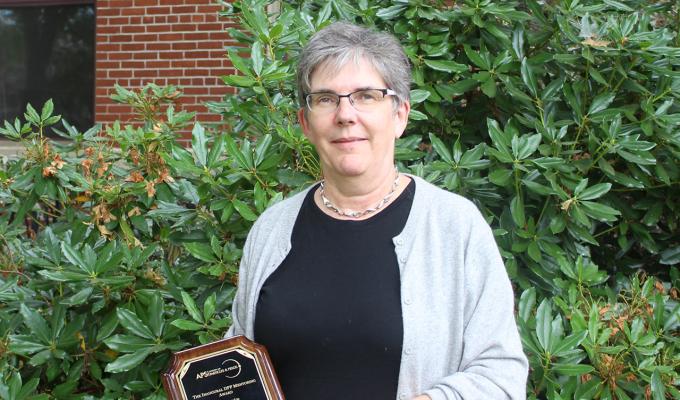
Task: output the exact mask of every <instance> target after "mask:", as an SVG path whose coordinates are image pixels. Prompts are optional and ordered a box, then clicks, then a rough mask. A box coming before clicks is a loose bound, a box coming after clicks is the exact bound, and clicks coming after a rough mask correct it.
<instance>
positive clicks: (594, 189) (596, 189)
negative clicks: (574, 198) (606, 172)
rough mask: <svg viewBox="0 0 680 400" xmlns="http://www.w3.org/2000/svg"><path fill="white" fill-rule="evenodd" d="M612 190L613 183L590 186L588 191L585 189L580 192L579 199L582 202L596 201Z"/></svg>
mask: <svg viewBox="0 0 680 400" xmlns="http://www.w3.org/2000/svg"><path fill="white" fill-rule="evenodd" d="M611 188H612V184H611V183H598V184H596V185H593V186H590V187H589V188H587V189H584V190H583V191H580V190H579V191H578V192H579V193H578V198H579V199H580V200H594V199H597V198H600V197H602V196H604V195H605V194H606V193H607V192H609V189H611Z"/></svg>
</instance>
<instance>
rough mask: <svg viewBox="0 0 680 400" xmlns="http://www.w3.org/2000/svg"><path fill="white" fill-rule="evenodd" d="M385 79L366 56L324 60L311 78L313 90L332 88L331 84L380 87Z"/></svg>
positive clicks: (356, 87)
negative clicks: (335, 60) (342, 60)
mask: <svg viewBox="0 0 680 400" xmlns="http://www.w3.org/2000/svg"><path fill="white" fill-rule="evenodd" d="M384 82H385V81H384V79H383V78H382V76H381V75H380V73H379V72H378V70H377V69H376V68H375V67H374V66H373V64H371V62H370V61H369V60H368V59H366V58H365V57H359V58H356V59H354V58H349V59H348V60H345V62H344V63H339V62H329V61H327V62H324V63H322V64H321V65H319V66H318V67H317V68H315V70H314V72H312V76H311V79H310V84H311V85H310V86H311V89H312V91H318V90H324V89H332V88H331V87H330V86H338V85H340V86H343V87H344V86H346V87H348V88H350V89H362V88H378V86H376V85H379V87H380V88H382V87H383V86H384V84H385V83H384Z"/></svg>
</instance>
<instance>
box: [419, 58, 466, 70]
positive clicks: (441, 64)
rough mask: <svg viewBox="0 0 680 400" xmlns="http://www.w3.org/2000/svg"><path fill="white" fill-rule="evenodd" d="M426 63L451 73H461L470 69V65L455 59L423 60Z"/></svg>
mask: <svg viewBox="0 0 680 400" xmlns="http://www.w3.org/2000/svg"><path fill="white" fill-rule="evenodd" d="M423 61H424V62H425V65H427V66H428V67H430V68H432V69H434V70H437V71H443V72H450V73H460V72H465V71H467V70H468V66H467V65H465V64H459V63H457V62H455V61H442V60H428V59H425V60H423Z"/></svg>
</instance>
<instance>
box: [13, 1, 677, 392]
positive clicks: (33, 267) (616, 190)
mask: <svg viewBox="0 0 680 400" xmlns="http://www.w3.org/2000/svg"><path fill="white" fill-rule="evenodd" d="M270 3H272V4H270ZM223 4H224V11H223V12H222V14H223V15H224V16H226V17H232V18H236V19H237V20H238V21H239V27H238V29H236V28H234V29H232V30H231V32H230V33H231V36H232V37H233V38H235V39H236V40H237V42H238V45H237V46H234V47H233V48H228V49H227V50H228V51H227V53H228V57H229V58H230V60H231V61H232V63H233V65H234V67H235V68H236V69H237V70H238V74H237V75H233V76H225V77H223V80H224V82H225V84H227V85H230V86H234V87H237V88H239V90H238V94H236V95H233V96H229V97H226V98H225V99H223V101H221V102H215V103H211V104H208V107H209V108H210V109H211V110H212V111H213V112H215V113H218V114H220V115H221V116H222V119H223V121H222V123H223V124H224V125H222V126H225V125H226V126H229V127H230V129H229V130H224V129H222V130H220V129H216V128H212V127H209V126H208V127H203V126H201V125H200V124H194V123H193V115H192V114H190V113H186V112H183V111H181V110H180V109H179V108H177V107H176V100H177V99H178V98H179V97H181V90H180V89H178V88H175V87H157V86H154V85H149V86H147V87H145V88H143V89H141V90H135V91H131V90H128V89H126V88H121V87H119V88H117V93H116V95H115V96H114V98H115V100H116V101H119V102H121V103H127V104H130V105H132V106H133V107H134V108H135V110H136V111H137V113H138V116H139V120H140V123H139V124H133V125H121V124H119V123H114V124H112V125H111V126H107V127H105V128H101V127H94V128H92V129H89V130H87V131H81V130H79V129H77V128H76V127H73V126H71V125H69V124H68V123H67V122H66V121H62V120H61V118H60V117H59V116H58V115H57V112H58V110H57V112H55V110H53V107H52V104H51V102H48V103H46V104H45V105H43V106H42V107H38V108H34V107H32V106H30V105H28V106H27V109H26V113H25V114H24V115H23V118H17V119H16V120H14V121H8V122H5V124H4V127H2V128H0V134H2V135H3V136H5V137H7V138H10V139H12V140H17V141H20V142H22V143H23V144H24V145H25V146H26V152H25V154H24V155H23V156H22V157H20V158H19V159H16V160H4V161H2V162H1V163H0V267H1V268H0V270H1V271H0V316H1V318H0V398H7V399H32V398H38V399H47V398H58V399H61V398H64V399H70V398H82V399H90V398H107V399H115V398H164V394H163V391H162V387H161V384H160V373H161V372H162V371H163V370H164V369H165V368H166V366H167V363H168V361H169V357H170V354H171V352H172V351H176V350H179V349H183V348H185V347H188V346H192V345H197V344H200V343H207V342H210V341H213V340H216V339H218V338H220V337H221V336H222V334H223V333H224V331H225V330H226V328H227V327H228V325H229V324H230V319H229V310H230V305H231V299H232V297H233V292H234V283H235V282H236V280H237V279H238V262H239V259H240V257H241V248H242V245H243V241H244V240H245V236H246V234H247V232H248V229H249V228H250V226H251V225H252V223H253V221H254V220H255V219H256V218H257V216H258V215H259V214H260V213H261V212H262V211H263V210H264V209H265V208H266V207H267V206H268V205H270V204H272V203H274V202H277V201H280V200H281V199H283V198H285V197H287V196H289V195H291V194H293V193H295V192H297V191H299V190H301V189H302V188H303V187H305V186H306V185H308V184H310V183H311V182H313V181H314V180H316V179H318V178H319V175H320V171H319V164H318V160H317V157H316V154H315V152H314V150H313V148H312V147H311V146H310V145H309V143H308V142H307V141H306V140H305V139H304V137H303V135H302V134H301V131H300V128H299V126H298V124H297V121H296V111H297V102H296V98H295V93H294V72H295V61H296V59H297V55H298V54H299V51H300V48H301V46H303V45H304V43H305V42H306V41H307V39H308V38H309V36H310V35H311V34H312V33H313V32H315V31H316V30H318V29H319V28H321V27H323V26H325V25H326V24H328V23H329V22H330V21H332V20H336V19H343V20H350V21H354V22H357V23H362V24H366V25H369V26H375V27H376V28H377V29H380V30H385V31H388V32H392V33H394V34H395V36H396V37H398V38H399V39H400V40H401V42H402V44H403V45H404V47H405V49H406V51H407V54H408V56H409V58H410V60H411V62H412V64H413V67H414V82H413V84H412V89H413V90H412V91H411V103H412V106H413V111H412V113H411V117H410V124H409V127H408V129H407V134H406V135H405V136H404V137H402V138H401V139H400V140H399V142H398V143H397V152H396V157H397V160H398V166H399V169H400V170H401V171H404V172H408V173H411V174H414V175H418V176H422V177H424V178H425V179H427V180H428V181H430V182H433V183H434V184H436V185H439V186H441V187H443V188H445V189H447V190H451V191H454V192H457V193H461V194H463V195H464V196H466V197H468V198H470V199H472V200H473V201H475V203H476V204H477V205H478V207H479V208H480V210H482V212H483V214H484V215H485V216H486V218H487V220H488V222H489V223H490V224H491V226H492V227H493V228H494V233H495V235H496V239H497V241H498V244H499V247H500V249H501V252H502V255H503V257H504V259H505V263H506V266H507V269H508V273H509V274H510V276H511V278H512V281H513V284H514V286H515V292H516V294H517V319H518V324H519V328H520V333H521V336H522V341H523V344H524V348H525V351H526V353H527V355H528V356H529V359H530V364H531V370H530V376H529V380H528V383H527V389H528V394H529V397H530V398H532V399H533V398H541V399H546V398H547V399H572V398H578V399H591V398H592V399H666V398H680V391H678V389H677V388H678V386H679V385H680V378H679V376H680V375H679V374H680V368H679V366H680V355H679V354H680V351H679V346H678V336H679V332H680V322H679V318H680V305H679V303H678V295H679V292H678V290H679V287H680V274H679V273H678V269H677V266H678V264H679V263H680V236H679V235H678V223H679V222H680V221H679V220H680V210H679V207H680V206H678V202H677V200H676V199H677V198H678V197H679V196H678V195H679V187H680V185H679V183H680V170H679V165H680V162H678V161H679V160H680V131H679V130H678V127H679V126H680V106H679V105H678V104H677V103H676V101H678V100H679V97H680V95H679V93H680V68H679V66H680V35H679V32H678V30H679V29H680V15H679V11H678V8H679V5H680V4H679V2H678V1H651V2H650V1H634V0H629V1H614V0H590V1H586V0H584V1H578V0H563V1H559V0H555V1H534V0H526V1H493V0H483V1H481V0H478V1H473V0H468V1H424V0H421V1H419V0H412V1H371V2H368V1H356V2H346V1H342V0H333V1H282V2H268V1H255V0H244V1H240V2H234V3H233V4H228V3H223ZM192 125H193V130H192V141H191V146H189V147H186V146H183V145H182V144H181V143H180V142H179V141H178V134H177V132H179V131H182V130H183V129H185V128H186V127H189V128H191V126H192ZM48 129H49V130H53V131H55V132H58V133H59V134H60V135H61V136H63V137H65V138H67V139H68V141H65V142H63V141H62V142H53V141H50V140H47V139H46V138H45V136H44V134H45V132H47V130H48Z"/></svg>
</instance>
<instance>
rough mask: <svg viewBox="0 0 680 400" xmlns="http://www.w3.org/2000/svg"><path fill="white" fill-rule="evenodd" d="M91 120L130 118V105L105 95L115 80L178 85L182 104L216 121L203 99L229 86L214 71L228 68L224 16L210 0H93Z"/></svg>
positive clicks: (203, 119) (220, 93)
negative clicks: (93, 41)
mask: <svg viewBox="0 0 680 400" xmlns="http://www.w3.org/2000/svg"><path fill="white" fill-rule="evenodd" d="M96 7H97V37H96V68H95V71H96V72H95V74H96V76H95V122H98V123H103V124H107V123H110V122H112V121H114V120H116V119H118V120H121V121H130V122H131V121H132V115H131V109H130V107H128V106H126V105H120V104H114V103H113V102H112V101H111V100H110V99H109V96H110V95H111V93H113V91H114V84H115V83H117V84H119V85H121V86H123V87H125V88H128V89H136V88H139V87H142V86H144V85H145V84H146V83H150V82H153V83H156V84H158V85H167V84H172V85H178V86H180V87H181V88H182V91H183V92H184V96H183V97H182V99H181V103H182V109H184V110H186V111H195V112H196V113H197V119H198V120H199V121H201V122H205V123H210V122H216V121H219V119H220V118H219V116H218V115H213V114H209V113H208V111H207V109H206V107H205V106H204V105H203V102H205V101H210V100H217V99H220V98H221V97H222V96H223V95H225V94H227V93H231V92H233V91H232V89H230V88H229V87H227V86H226V85H225V84H224V83H223V82H222V81H221V80H220V78H219V77H220V76H222V75H226V74H231V73H233V69H232V68H231V64H230V63H229V62H228V61H227V59H226V57H225V50H224V46H225V45H228V44H229V37H228V34H227V33H226V32H225V28H226V27H227V26H229V24H230V23H229V21H225V19H224V18H220V17H219V16H218V11H219V10H220V6H218V5H215V4H214V0H97V1H96Z"/></svg>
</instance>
